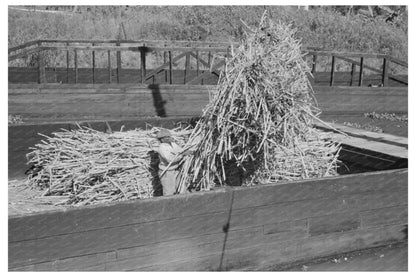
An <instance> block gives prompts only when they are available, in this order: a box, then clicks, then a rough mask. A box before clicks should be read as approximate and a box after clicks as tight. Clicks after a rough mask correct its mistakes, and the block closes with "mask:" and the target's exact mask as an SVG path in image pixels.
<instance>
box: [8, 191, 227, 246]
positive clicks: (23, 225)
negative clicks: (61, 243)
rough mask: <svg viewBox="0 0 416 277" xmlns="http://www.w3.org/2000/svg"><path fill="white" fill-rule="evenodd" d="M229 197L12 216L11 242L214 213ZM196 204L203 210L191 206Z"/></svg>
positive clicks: (210, 195)
mask: <svg viewBox="0 0 416 277" xmlns="http://www.w3.org/2000/svg"><path fill="white" fill-rule="evenodd" d="M229 198H230V195H229V193H224V192H221V191H216V192H213V193H198V194H192V195H178V196H172V197H163V198H153V199H149V200H146V201H143V200H140V201H125V202H122V203H111V204H105V205H96V206H91V207H84V208H72V209H68V210H67V211H61V212H58V213H38V214H33V215H30V216H13V217H9V242H18V241H23V240H30V239H36V238H41V237H50V236H58V235H63V234H70V233H80V232H85V231H88V230H99V229H103V228H113V227H117V226H124V225H131V224H140V223H149V222H155V223H157V222H159V221H162V220H168V219H175V218H181V217H191V216H199V215H204V214H205V215H207V214H208V215H210V216H213V214H214V213H219V212H223V211H226V210H227V209H228V208H229V206H228V200H229ZM193 205H195V206H198V207H199V209H188V207H193ZM51 222H55V223H54V224H51ZM56 222H59V224H56Z"/></svg>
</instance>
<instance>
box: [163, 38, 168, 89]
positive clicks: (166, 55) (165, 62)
mask: <svg viewBox="0 0 416 277" xmlns="http://www.w3.org/2000/svg"><path fill="white" fill-rule="evenodd" d="M163 46H164V47H166V43H165V44H164V45H163ZM167 63H168V53H167V52H166V51H163V64H167ZM167 83H168V72H167V71H166V70H165V84H167Z"/></svg>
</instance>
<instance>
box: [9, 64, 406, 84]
mask: <svg viewBox="0 0 416 277" xmlns="http://www.w3.org/2000/svg"><path fill="white" fill-rule="evenodd" d="M151 71H152V69H147V72H151ZM8 72H9V75H8V76H9V79H8V80H9V83H11V84H27V83H37V82H38V77H39V73H38V71H37V68H21V67H10V68H9V70H8ZM166 72H167V75H169V73H168V71H166ZM204 72H205V71H203V70H200V71H199V72H198V73H199V75H200V74H203V73H204ZM45 74H46V81H47V82H48V83H68V82H69V83H75V70H74V69H73V68H70V69H69V73H67V70H66V68H56V70H55V69H54V68H46V73H45ZM186 74H187V80H191V79H193V78H195V77H197V72H196V70H195V69H191V70H188V71H187V73H186ZM67 76H68V77H67ZM77 76H78V80H77V82H78V83H84V84H92V83H93V81H92V80H93V71H92V69H91V68H78V75H77ZM94 76H95V82H94V83H97V84H105V83H108V82H109V79H108V69H106V68H96V69H95V72H94ZM111 76H112V77H111V78H112V82H113V83H115V82H117V69H116V68H113V69H112V70H111ZM140 76H141V70H140V69H129V68H123V69H121V70H120V78H119V81H120V83H140V82H141V77H140ZM395 77H398V78H399V79H400V80H404V81H406V82H408V77H407V75H397V76H396V75H395ZM166 78H167V77H166V73H165V71H161V72H159V73H158V74H156V76H155V79H153V78H150V79H148V80H147V81H146V82H145V83H146V84H153V83H155V84H166V83H167V82H169V79H166ZM330 80H331V72H315V74H314V78H310V81H311V82H312V84H314V85H318V86H329V84H330ZM183 82H184V70H179V69H178V70H173V71H172V84H183ZM217 82H218V76H217V75H215V74H210V75H208V76H207V77H206V78H204V79H203V81H202V82H200V83H199V84H204V85H215V84H217ZM350 82H351V73H350V72H346V71H340V72H335V73H334V86H349V85H350ZM381 82H382V75H381V74H366V75H364V78H363V84H362V85H363V86H364V87H366V86H368V85H379V84H380V83H381ZM352 85H353V86H354V87H357V86H358V85H359V72H358V71H357V72H355V74H354V75H353V82H352ZM403 86H407V85H404V84H403V83H400V82H397V81H395V80H392V79H390V80H389V87H403Z"/></svg>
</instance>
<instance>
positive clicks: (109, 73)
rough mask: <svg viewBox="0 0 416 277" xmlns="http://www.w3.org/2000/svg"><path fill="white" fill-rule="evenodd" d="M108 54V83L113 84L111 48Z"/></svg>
mask: <svg viewBox="0 0 416 277" xmlns="http://www.w3.org/2000/svg"><path fill="white" fill-rule="evenodd" d="M107 56H108V83H109V84H111V55H110V50H108V52H107Z"/></svg>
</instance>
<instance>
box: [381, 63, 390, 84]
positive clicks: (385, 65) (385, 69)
mask: <svg viewBox="0 0 416 277" xmlns="http://www.w3.org/2000/svg"><path fill="white" fill-rule="evenodd" d="M382 84H383V87H387V86H388V85H389V60H388V58H387V57H384V58H383V73H382Z"/></svg>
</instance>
